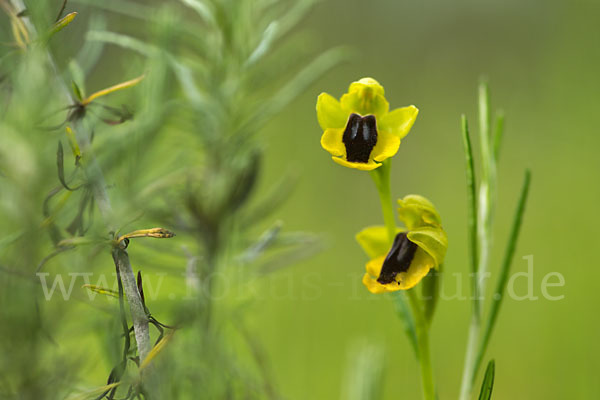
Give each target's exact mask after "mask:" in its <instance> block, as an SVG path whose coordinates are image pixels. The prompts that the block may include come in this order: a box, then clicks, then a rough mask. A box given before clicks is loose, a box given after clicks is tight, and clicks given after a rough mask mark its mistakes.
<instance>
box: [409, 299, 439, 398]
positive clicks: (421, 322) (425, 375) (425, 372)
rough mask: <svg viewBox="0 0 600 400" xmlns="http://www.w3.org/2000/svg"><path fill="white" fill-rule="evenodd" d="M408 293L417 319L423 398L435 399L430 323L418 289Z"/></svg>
mask: <svg viewBox="0 0 600 400" xmlns="http://www.w3.org/2000/svg"><path fill="white" fill-rule="evenodd" d="M406 294H407V296H408V300H409V302H410V308H411V309H412V313H413V317H414V319H415V329H416V331H417V345H418V348H419V364H420V366H421V383H422V386H423V399H425V400H435V398H436V397H435V384H434V381H433V368H432V366H431V355H430V351H429V324H428V323H427V321H426V320H425V314H424V312H423V307H422V306H421V300H420V299H419V297H418V295H417V293H416V291H415V290H414V289H410V290H407V291H406Z"/></svg>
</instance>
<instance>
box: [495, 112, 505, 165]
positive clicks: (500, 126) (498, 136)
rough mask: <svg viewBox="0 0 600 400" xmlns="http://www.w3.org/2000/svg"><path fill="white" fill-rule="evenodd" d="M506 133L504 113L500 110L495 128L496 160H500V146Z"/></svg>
mask: <svg viewBox="0 0 600 400" xmlns="http://www.w3.org/2000/svg"><path fill="white" fill-rule="evenodd" d="M503 135H504V113H503V112H502V111H499V112H498V115H497V116H496V129H495V130H494V142H493V146H494V149H493V151H494V160H496V161H498V158H499V157H500V147H501V146H502V137H503Z"/></svg>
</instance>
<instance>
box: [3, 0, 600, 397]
mask: <svg viewBox="0 0 600 400" xmlns="http://www.w3.org/2000/svg"><path fill="white" fill-rule="evenodd" d="M57 3H60V2H57ZM82 3H89V2H87V1H82V2H81V3H75V2H74V3H73V7H71V8H73V9H74V10H80V11H81V10H87V11H89V10H90V9H91V8H89V7H85V6H84V5H82ZM153 3H154V4H156V5H158V4H162V3H163V2H160V1H154V2H153ZM106 15H107V16H108V20H109V26H108V28H109V29H112V30H115V31H122V30H125V31H127V32H130V33H132V32H135V33H138V34H139V35H141V36H144V35H145V33H146V32H144V31H143V29H145V28H144V27H143V26H142V25H139V26H137V25H136V24H140V22H139V20H137V19H129V18H126V17H123V16H118V15H117V14H114V15H113V14H111V13H109V12H107V13H106ZM599 15H600V2H598V1H592V0H589V1H585V0H573V1H570V0H569V1H567V0H562V1H559V0H547V1H541V0H536V1H528V2H523V1H516V0H506V1H495V2H493V1H474V0H473V1H454V2H447V1H442V0H431V1H428V2H418V1H413V2H410V1H391V0H390V1H369V2H366V1H358V0H326V1H321V2H319V3H318V4H317V5H316V6H315V7H314V8H313V9H312V10H311V12H310V13H309V14H308V16H307V18H305V19H304V20H303V21H302V23H300V25H299V26H297V27H296V32H298V33H301V36H300V38H301V39H300V40H297V41H295V42H293V43H294V45H295V46H312V47H311V48H313V49H315V50H320V51H324V50H326V49H328V48H331V47H333V46H338V45H346V46H350V47H351V48H352V49H353V50H354V51H353V53H352V56H351V57H350V59H349V60H348V61H347V62H345V63H343V64H341V65H339V66H338V67H336V68H334V69H333V70H331V71H329V72H328V73H327V74H326V75H325V76H323V77H322V78H320V79H319V80H318V82H316V83H315V84H313V85H312V86H311V87H310V89H309V90H306V91H305V92H304V93H303V94H302V95H301V96H300V97H299V98H298V99H296V100H295V101H294V102H293V103H292V104H291V105H290V106H288V107H286V109H285V110H283V112H282V113H280V114H279V115H278V116H277V117H276V118H275V120H273V121H271V122H270V123H269V124H267V125H266V126H265V127H264V129H263V131H262V133H261V134H262V136H261V141H262V142H263V144H264V148H265V158H266V161H265V163H264V171H263V172H264V173H263V175H262V176H261V177H260V181H259V185H260V186H259V189H260V190H259V193H258V195H259V196H260V195H261V194H262V193H263V192H266V191H267V189H268V188H269V187H271V185H272V183H273V182H275V181H277V180H279V179H280V178H281V176H282V171H283V172H286V173H289V174H290V175H291V176H297V177H298V184H297V187H296V188H295V189H294V191H293V193H292V195H291V196H290V198H289V200H288V201H287V202H286V203H285V205H284V206H283V207H282V208H281V209H280V210H278V211H277V212H276V214H275V216H274V217H272V218H270V220H269V221H268V222H266V223H265V224H266V225H265V226H264V227H262V226H261V227H257V229H256V230H257V232H259V231H260V229H259V228H266V227H267V226H269V225H270V224H271V223H272V222H273V221H274V220H277V219H280V220H282V221H284V227H285V229H286V230H293V231H307V232H315V233H319V234H321V235H322V240H323V242H324V244H325V247H324V250H322V251H321V252H320V253H318V254H317V255H316V256H313V257H311V258H309V259H306V260H302V261H300V262H297V263H295V264H294V265H293V266H292V267H290V268H286V269H282V270H280V271H277V272H276V273H275V274H272V275H269V276H268V277H266V278H265V279H263V280H261V281H259V282H258V283H256V284H255V285H253V286H252V291H253V293H254V295H255V297H256V298H257V301H255V302H253V303H252V304H251V305H250V307H249V308H248V309H247V310H246V312H247V315H246V317H247V318H246V319H247V320H248V322H249V325H250V327H249V329H250V331H251V332H252V335H254V336H256V338H257V339H258V340H259V341H260V342H262V343H263V344H264V346H265V349H266V352H267V356H268V359H269V364H270V366H271V369H272V375H273V378H274V381H275V382H274V386H275V387H276V388H277V389H278V391H279V392H281V394H282V395H283V396H284V397H285V398H287V399H293V400H300V399H337V398H344V395H343V393H344V390H346V389H345V385H347V380H348V369H349V365H348V364H349V361H350V362H351V358H350V356H349V355H351V354H353V352H355V350H356V348H357V346H360V345H361V344H364V343H369V344H371V345H375V346H379V347H380V348H381V349H382V351H383V355H384V363H385V364H384V366H385V370H384V380H383V388H382V390H383V396H382V398H385V399H398V398H401V399H416V398H419V396H420V378H419V371H418V364H417V363H416V360H415V358H414V355H413V353H412V350H411V348H410V346H409V343H408V341H407V340H406V338H405V336H404V334H403V331H402V328H401V326H400V323H399V321H398V319H397V317H396V315H395V312H394V309H393V305H392V303H391V301H390V299H389V298H386V296H375V295H371V294H370V293H368V292H367V291H366V289H365V288H364V287H363V286H362V284H361V282H360V280H361V278H362V275H363V273H364V264H365V262H366V261H367V259H366V256H365V255H364V254H363V253H362V251H361V249H360V248H359V247H358V245H357V244H356V242H355V240H354V235H355V234H356V233H357V232H358V231H359V230H361V229H362V228H363V227H365V226H368V225H373V224H381V223H382V216H381V211H380V208H379V200H378V198H377V193H376V191H375V189H374V186H373V183H372V182H371V179H370V177H369V176H368V174H366V173H363V172H360V171H357V170H350V169H346V168H343V167H341V166H339V165H337V164H335V163H333V162H332V161H331V159H330V156H329V154H328V153H327V152H325V151H324V150H323V149H322V148H321V147H320V144H319V139H320V135H321V131H320V128H319V126H318V124H317V120H316V114H315V103H316V98H317V96H318V94H319V93H321V92H323V91H325V92H328V93H330V94H332V95H333V96H335V97H339V96H341V94H343V93H344V92H345V91H346V90H347V86H348V85H349V83H350V82H352V81H354V80H357V79H360V78H361V77H365V76H370V77H373V78H375V79H377V80H378V81H379V82H380V83H381V84H382V85H383V86H384V87H385V90H386V97H387V99H388V100H389V101H390V105H391V107H392V108H396V107H401V106H405V105H409V104H414V105H416V106H417V107H418V108H419V109H420V114H419V117H418V119H417V122H416V124H415V126H414V127H413V129H412V131H411V132H410V134H409V135H408V136H407V137H406V139H405V140H403V142H402V145H401V148H400V151H399V152H398V154H397V155H396V157H395V158H394V161H393V166H392V192H393V193H392V194H393V196H394V198H399V197H403V196H404V195H406V194H410V193H418V194H422V195H424V196H426V197H428V198H429V199H431V200H432V201H433V202H434V204H435V205H436V207H437V208H438V210H439V212H440V214H441V215H442V219H443V223H444V227H445V229H446V231H447V233H448V236H449V241H450V246H449V251H448V254H447V258H446V263H445V268H446V276H445V280H444V283H443V291H444V293H446V295H447V296H450V297H451V296H452V295H453V294H455V293H456V290H457V285H460V287H462V292H463V293H464V294H465V295H466V294H467V293H468V280H467V279H468V278H467V275H466V273H467V271H468V265H467V245H466V232H467V231H466V189H465V172H464V157H463V149H462V142H461V136H460V115H461V114H462V113H465V114H466V115H467V117H468V118H469V121H470V122H471V126H472V131H473V132H472V133H473V134H474V133H476V126H477V123H476V122H477V113H476V105H477V84H478V81H479V79H480V78H481V77H485V78H487V80H488V81H489V83H490V87H491V92H492V105H493V107H494V108H501V109H502V110H504V112H505V114H506V128H505V141H504V145H503V148H502V152H501V157H500V164H499V170H498V174H499V201H498V214H497V219H496V220H497V228H498V229H497V230H496V232H495V238H496V241H497V243H498V244H499V245H500V246H496V248H495V250H494V253H493V260H492V271H493V272H494V271H496V270H497V268H498V266H499V262H500V259H501V256H502V254H503V253H502V252H503V248H502V246H503V244H504V243H505V240H506V238H507V236H508V230H509V227H510V222H511V218H512V214H513V211H514V208H515V206H516V201H517V197H518V192H519V189H520V186H521V182H522V178H523V171H524V169H525V168H530V169H531V170H532V174H533V181H532V191H531V194H530V199H529V205H528V209H527V212H526V215H525V221H524V225H523V229H522V235H521V239H520V242H519V245H518V248H517V252H516V255H515V261H514V263H513V269H512V271H513V272H521V271H526V268H527V262H526V260H524V259H523V257H524V256H530V255H532V256H533V259H534V277H533V288H534V293H533V294H534V295H535V296H538V297H539V299H538V300H536V301H530V300H524V301H516V300H513V299H507V301H505V303H504V306H503V309H502V311H501V315H500V318H499V321H498V326H497V329H496V331H495V333H494V336H493V338H492V342H491V346H490V349H489V352H488V354H487V357H486V358H495V359H496V386H495V390H494V398H495V399H567V398H568V399H593V398H599V397H600V381H599V380H598V379H597V371H598V370H599V369H600V362H599V361H598V359H599V357H598V356H600V344H598V342H597V340H596V339H597V337H598V336H599V334H600V316H599V314H598V312H597V305H598V304H599V301H600V294H599V292H598V290H597V289H596V286H597V282H598V280H600V271H599V270H596V269H595V268H596V264H597V262H596V261H595V259H594V258H593V254H595V249H596V248H597V246H598V240H599V239H600V237H599V235H598V233H597V229H596V224H597V222H598V219H597V217H596V213H595V212H594V211H593V210H594V209H593V207H594V206H595V205H596V204H598V203H599V202H600V188H599V185H598V183H597V182H598V172H600V158H599V157H598V156H597V155H596V153H597V149H598V147H599V146H600V136H598V135H597V132H596V131H597V127H598V126H599V121H598V120H599V118H600V113H598V107H599V106H600V97H599V93H600V78H599V77H598V70H599V66H600V46H599V45H598V44H599V43H600V28H599V26H598V16H599ZM82 18H87V17H86V16H85V14H84V13H82ZM5 28H6V27H3V32H4V33H7V32H8V29H5ZM69 28H71V27H69ZM73 29H75V28H73ZM78 40H79V38H71V39H68V41H67V42H66V43H68V44H70V45H72V46H73V47H75V46H77V45H79V44H80V43H79V42H78ZM55 51H56V52H57V54H58V55H59V56H60V55H68V54H71V53H72V51H73V49H72V48H71V47H70V46H58V45H57V46H56V49H55ZM298 51H299V52H304V51H305V49H304V48H303V49H298ZM106 54H108V55H109V56H108V57H105V58H104V59H103V60H102V64H101V67H98V68H96V69H95V70H94V78H93V79H90V82H88V87H94V88H100V87H105V86H107V82H110V83H115V82H119V81H122V80H124V79H123V77H124V76H127V77H133V76H134V75H132V72H131V71H132V70H134V69H135V67H137V66H139V64H140V63H139V62H137V59H134V61H132V58H130V57H129V56H128V53H127V52H126V51H124V50H122V49H117V48H115V47H110V46H109V47H108V50H107V53H106ZM59 59H60V57H59ZM124 71H127V73H125V72H124ZM90 91H91V90H90ZM173 135H174V138H175V140H174V141H171V142H169V141H168V140H167V141H165V143H167V144H165V145H168V146H170V147H169V148H170V149H174V148H176V145H177V138H178V137H179V136H178V135H177V133H173ZM473 136H474V135H473ZM49 146H51V147H52V148H51V151H50V152H49V153H48V154H49V155H48V158H49V159H52V157H53V155H54V154H53V152H54V151H55V150H54V149H55V147H53V146H55V142H52V143H51V144H50V145H49ZM40 147H43V144H40ZM186 154H187V153H186ZM187 156H188V157H189V156H190V155H189V154H187ZM171 157H177V154H171ZM132 175H133V173H132ZM128 179H129V177H125V176H123V177H122V179H121V180H119V179H116V180H117V183H124V182H128ZM45 189H47V188H45ZM174 240H182V241H183V242H185V238H181V235H179V236H178V237H177V238H176V239H174ZM180 243H181V242H180ZM168 246H169V245H167V244H163V243H161V244H160V245H155V243H150V244H143V245H139V246H136V247H132V248H131V249H130V254H131V257H132V259H134V260H137V262H136V263H139V264H142V263H145V262H148V264H151V262H152V261H156V260H160V261H161V262H162V264H163V268H160V267H158V268H157V267H154V266H149V267H148V269H147V270H146V271H147V273H148V274H149V275H150V276H152V274H155V273H161V274H162V273H166V274H167V275H166V279H165V286H163V289H162V290H161V291H160V293H159V295H158V298H157V300H155V301H154V302H153V305H152V310H153V314H154V315H155V316H157V318H158V319H159V320H161V321H162V322H165V323H169V321H170V318H171V316H172V314H170V313H171V312H173V308H174V307H175V306H174V304H173V302H172V301H171V300H172V299H170V297H169V295H170V294H171V293H172V291H174V290H176V288H178V287H181V285H182V283H183V279H182V277H181V273H182V271H183V270H184V268H185V260H182V259H181V258H179V259H175V258H168V257H163V258H157V257H158V256H157V255H156V253H159V252H160V250H161V249H166V248H167V247H168ZM151 247H152V248H154V249H155V250H158V251H157V252H154V253H153V252H151V251H150V250H149V248H151ZM146 252H148V253H149V254H146ZM105 258H106V259H105V260H103V261H102V262H104V263H105V265H107V271H111V272H112V269H110V268H111V267H110V261H109V259H108V257H107V256H105ZM80 260H81V262H82V264H81V265H79V269H78V270H80V271H84V270H86V265H85V264H83V263H84V262H88V261H89V259H86V258H85V257H83V256H81V257H80ZM169 262H171V263H172V264H171V265H164V264H168V263H169ZM159 264H160V263H159ZM59 267H60V263H58V262H57V263H54V264H51V265H50V266H49V268H50V269H51V270H54V271H56V270H57V269H58V268H59ZM550 272H560V273H561V274H562V275H563V276H564V278H565V285H564V287H558V288H550V289H549V291H550V294H552V295H554V296H560V295H564V299H562V300H559V301H549V300H547V299H544V298H543V297H542V293H541V290H540V287H541V282H542V279H543V277H544V276H545V275H546V274H547V273H550ZM527 290H528V287H527V284H526V282H525V280H524V279H520V280H517V285H516V289H515V291H516V293H517V294H525V293H526V292H527ZM244 296H245V295H243V296H241V297H242V298H243V297H244ZM4 301H14V299H4ZM57 302H58V303H61V302H62V300H58V301H57ZM223 302H224V303H226V302H227V301H226V300H224V301H223ZM113 306H114V303H113ZM56 307H57V308H56V309H58V310H61V312H65V315H68V316H70V317H71V319H68V318H66V319H67V320H68V321H70V322H66V323H65V322H63V324H62V325H61V326H60V329H58V328H57V329H56V331H55V332H54V335H55V339H56V340H57V341H58V342H59V343H61V346H60V348H59V350H58V353H60V354H61V355H62V356H63V357H66V358H67V359H69V358H70V359H71V360H73V362H74V363H75V361H77V362H78V363H79V364H78V365H81V370H80V372H79V373H78V374H77V377H78V379H79V381H81V382H83V384H84V385H83V386H86V387H92V386H99V385H100V384H101V383H102V382H103V381H104V380H105V378H106V376H107V373H108V371H109V370H110V368H111V367H112V362H111V361H109V360H107V359H106V358H107V357H105V356H104V355H103V351H104V350H103V347H102V346H103V343H100V342H102V340H104V339H106V338H105V337H101V338H100V339H102V340H99V335H98V332H99V331H101V330H102V329H105V328H106V327H107V326H112V325H109V324H108V323H107V322H106V321H105V320H104V319H103V318H105V315H104V314H101V316H100V317H98V315H95V314H94V310H93V309H91V308H90V307H89V306H88V305H86V304H85V303H83V302H66V303H64V304H59V305H58V306H56ZM469 307H470V304H469V302H468V301H465V300H461V299H457V298H450V299H442V300H441V301H440V304H439V306H438V310H437V314H436V318H435V320H434V324H433V328H432V332H433V334H432V335H433V336H432V357H433V363H434V369H435V371H434V372H435V376H436V380H437V384H438V390H439V392H440V398H441V399H450V398H456V397H457V396H458V390H459V384H460V378H461V373H462V366H463V365H462V363H463V359H464V350H465V344H466V335H467V328H468V318H469ZM56 309H55V311H56ZM75 316H78V317H77V318H75ZM113 317H114V316H113ZM113 322H114V321H113ZM74 354H76V356H73V355H74ZM0 357H2V355H0ZM477 386H478V385H477Z"/></svg>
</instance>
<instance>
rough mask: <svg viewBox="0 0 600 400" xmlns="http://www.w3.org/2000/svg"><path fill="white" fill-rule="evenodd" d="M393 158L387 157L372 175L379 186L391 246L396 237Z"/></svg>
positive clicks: (378, 190)
mask: <svg viewBox="0 0 600 400" xmlns="http://www.w3.org/2000/svg"><path fill="white" fill-rule="evenodd" d="M391 167H392V160H391V159H389V158H388V159H387V160H385V161H384V162H383V165H382V166H381V167H379V168H377V169H375V170H373V171H371V177H372V178H373V181H374V182H375V186H376V187H377V192H378V193H379V201H380V202H381V211H382V212H383V220H384V222H385V226H386V228H387V231H388V237H389V242H390V246H391V245H392V242H393V241H394V237H396V217H395V216H394V207H393V205H392V192H391V189H390V170H391Z"/></svg>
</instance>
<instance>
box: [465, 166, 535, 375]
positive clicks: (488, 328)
mask: <svg viewBox="0 0 600 400" xmlns="http://www.w3.org/2000/svg"><path fill="white" fill-rule="evenodd" d="M530 183H531V173H530V171H529V170H527V171H525V178H524V180H523V186H522V189H521V196H520V198H519V203H518V205H517V209H516V211H515V216H514V219H513V224H512V229H511V232H510V236H509V239H508V244H507V246H506V251H505V252H504V260H503V262H502V267H501V268H500V275H499V277H498V282H497V283H496V290H495V292H494V295H493V296H492V302H491V304H490V310H489V313H488V317H487V319H486V323H485V327H484V330H483V335H482V339H481V343H480V345H479V351H478V352H477V357H476V358H475V362H474V364H473V375H472V377H471V380H472V381H473V382H474V381H475V378H476V376H477V372H478V370H479V368H480V367H481V362H482V360H483V357H484V355H485V351H486V349H487V346H488V344H489V341H490V338H491V336H492V331H493V330H494V326H495V324H496V320H497V318H498V312H499V311H500V306H501V305H502V300H503V299H504V292H505V290H506V283H507V282H508V274H509V272H510V266H511V264H512V260H513V257H514V254H515V249H516V246H517V241H518V239H519V233H520V231H521V223H522V221H523V214H524V213H525V206H526V204H527V197H528V194H529V185H530Z"/></svg>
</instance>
